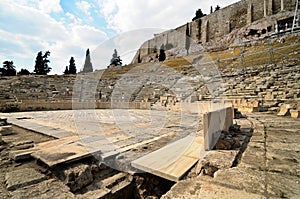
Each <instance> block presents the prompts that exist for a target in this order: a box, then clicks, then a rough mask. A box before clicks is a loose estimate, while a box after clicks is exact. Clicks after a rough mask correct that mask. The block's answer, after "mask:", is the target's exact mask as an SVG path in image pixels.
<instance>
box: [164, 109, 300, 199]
mask: <svg viewBox="0 0 300 199" xmlns="http://www.w3.org/2000/svg"><path fill="white" fill-rule="evenodd" d="M248 119H249V120H250V121H251V122H252V123H253V125H254V132H253V136H252V137H251V140H250V142H249V144H248V146H247V148H246V150H245V152H244V153H243V155H242V158H241V160H240V162H239V164H238V165H237V166H236V167H231V168H227V169H220V170H218V171H217V172H216V173H215V174H214V177H213V178H211V177H208V176H198V177H196V178H192V179H188V180H183V181H180V182H178V183H177V184H176V185H175V186H174V187H173V188H172V189H171V190H170V191H169V192H168V193H167V194H165V195H164V196H163V197H162V198H165V199H166V198H295V199H296V198H299V197H300V166H299V165H300V164H299V162H300V144H299V143H300V120H299V119H293V118H287V117H278V116H274V115H271V114H263V113H255V114H254V113H253V114H248Z"/></svg>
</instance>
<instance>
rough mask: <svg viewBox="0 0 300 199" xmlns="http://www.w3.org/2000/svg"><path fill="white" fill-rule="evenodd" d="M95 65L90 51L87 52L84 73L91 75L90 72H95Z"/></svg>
mask: <svg viewBox="0 0 300 199" xmlns="http://www.w3.org/2000/svg"><path fill="white" fill-rule="evenodd" d="M93 71H94V70H93V65H92V62H91V56H90V49H87V50H86V54H85V62H84V66H83V70H82V72H83V73H89V72H93Z"/></svg>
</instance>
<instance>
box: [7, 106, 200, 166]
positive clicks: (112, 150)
mask: <svg viewBox="0 0 300 199" xmlns="http://www.w3.org/2000/svg"><path fill="white" fill-rule="evenodd" d="M5 116H6V117H8V121H9V122H11V123H13V124H14V125H17V126H21V127H23V128H26V129H29V130H32V131H35V132H38V133H42V134H45V135H49V136H52V137H55V138H58V140H54V141H49V142H46V143H42V144H40V145H39V146H36V147H35V148H36V150H32V156H34V157H35V158H37V159H40V160H42V161H43V162H44V163H46V164H47V165H48V166H50V167H51V166H55V165H57V164H60V163H64V162H68V161H74V160H78V159H81V158H84V157H87V156H90V155H91V154H94V155H96V154H97V155H98V156H97V158H100V159H101V160H103V161H108V160H109V159H110V158H111V157H115V156H116V155H118V154H120V153H122V152H125V151H130V150H131V149H134V148H138V147H141V146H144V145H147V144H148V143H155V145H159V146H160V147H163V146H165V145H166V144H168V143H172V142H174V141H176V140H179V139H182V138H184V137H186V136H188V135H190V134H195V133H196V132H197V131H199V129H198V128H201V123H200V122H201V121H200V120H201V118H200V117H199V115H197V114H185V113H180V112H179V113H176V112H167V111H153V110H151V111H143V110H74V111H73V110H69V111H43V112H23V113H10V114H5ZM199 123H200V124H199ZM162 138H164V139H168V142H167V143H166V141H165V140H164V143H160V139H162ZM182 150H185V149H182ZM150 152H152V151H149V153H150ZM138 157H139V156H138V154H137V156H136V158H138Z"/></svg>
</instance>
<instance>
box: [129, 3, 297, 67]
mask: <svg viewBox="0 0 300 199" xmlns="http://www.w3.org/2000/svg"><path fill="white" fill-rule="evenodd" d="M295 3H296V0H289V1H287V0H241V1H239V2H237V3H234V4H232V5H229V6H227V7H225V8H222V9H221V10H218V11H216V12H213V13H212V14H209V15H207V16H204V17H202V18H201V19H198V20H196V21H193V22H190V23H188V26H189V29H190V37H191V39H192V43H195V44H196V43H203V44H204V43H206V42H208V41H210V40H213V39H216V38H219V37H222V36H224V35H227V34H228V33H230V32H232V31H233V30H236V29H239V28H242V27H244V26H246V25H248V24H251V23H252V22H255V21H258V20H261V19H263V18H264V17H267V16H270V15H274V14H277V13H279V12H282V11H293V10H294V9H295ZM186 27H187V24H184V25H182V26H179V27H178V28H175V29H171V30H168V31H165V32H163V33H160V34H155V35H154V38H153V39H150V40H148V41H146V42H145V43H144V44H143V45H142V46H141V48H140V49H139V51H138V52H137V54H136V56H135V57H134V59H133V63H137V57H138V55H140V57H143V56H147V55H150V54H153V55H154V56H155V54H158V53H159V49H160V48H161V47H162V45H164V46H173V47H183V48H184V47H185V41H186V40H185V35H186Z"/></svg>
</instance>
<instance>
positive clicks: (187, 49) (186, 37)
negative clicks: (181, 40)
mask: <svg viewBox="0 0 300 199" xmlns="http://www.w3.org/2000/svg"><path fill="white" fill-rule="evenodd" d="M190 36H191V34H190V28H189V23H187V24H186V30H185V49H186V53H187V55H189V49H190V45H191V41H190Z"/></svg>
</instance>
